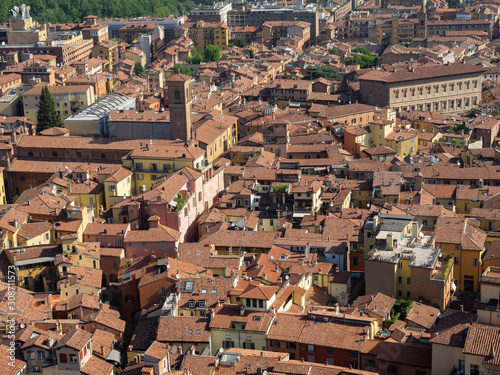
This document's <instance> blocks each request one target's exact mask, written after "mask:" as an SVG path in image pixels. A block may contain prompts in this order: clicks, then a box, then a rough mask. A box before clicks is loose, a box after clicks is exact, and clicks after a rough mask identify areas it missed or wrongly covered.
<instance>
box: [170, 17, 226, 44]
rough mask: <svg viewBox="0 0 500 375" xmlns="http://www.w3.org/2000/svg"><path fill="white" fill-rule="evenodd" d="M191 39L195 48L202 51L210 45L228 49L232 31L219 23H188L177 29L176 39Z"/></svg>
mask: <svg viewBox="0 0 500 375" xmlns="http://www.w3.org/2000/svg"><path fill="white" fill-rule="evenodd" d="M183 36H184V37H189V38H190V39H192V40H193V43H194V46H195V47H196V48H197V49H198V50H200V51H202V50H204V49H205V47H206V46H208V45H215V46H217V47H219V48H220V49H226V48H227V47H228V45H229V38H230V37H231V31H230V29H229V27H228V26H226V25H224V24H223V23H217V22H205V21H197V22H188V23H185V24H184V25H181V26H178V27H177V28H176V29H175V37H176V38H180V37H183Z"/></svg>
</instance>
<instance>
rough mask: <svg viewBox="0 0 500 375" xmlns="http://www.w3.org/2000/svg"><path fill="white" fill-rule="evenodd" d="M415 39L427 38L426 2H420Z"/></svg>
mask: <svg viewBox="0 0 500 375" xmlns="http://www.w3.org/2000/svg"><path fill="white" fill-rule="evenodd" d="M416 37H417V38H427V8H426V0H422V4H421V6H420V10H419V11H418V25H417V30H416Z"/></svg>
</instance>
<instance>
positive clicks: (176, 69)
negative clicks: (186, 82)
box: [174, 64, 191, 76]
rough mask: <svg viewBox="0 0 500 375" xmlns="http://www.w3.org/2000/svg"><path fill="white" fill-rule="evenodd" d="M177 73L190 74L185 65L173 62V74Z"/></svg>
mask: <svg viewBox="0 0 500 375" xmlns="http://www.w3.org/2000/svg"><path fill="white" fill-rule="evenodd" d="M177 73H181V74H185V75H187V76H190V75H191V70H190V69H189V68H188V67H187V66H185V65H182V64H175V65H174V74H177Z"/></svg>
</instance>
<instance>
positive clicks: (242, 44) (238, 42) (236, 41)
mask: <svg viewBox="0 0 500 375" xmlns="http://www.w3.org/2000/svg"><path fill="white" fill-rule="evenodd" d="M233 43H234V45H235V46H236V47H240V48H243V47H245V46H246V45H247V44H248V43H247V40H246V38H243V37H242V36H237V37H236V38H234V39H233Z"/></svg>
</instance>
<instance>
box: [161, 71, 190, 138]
mask: <svg viewBox="0 0 500 375" xmlns="http://www.w3.org/2000/svg"><path fill="white" fill-rule="evenodd" d="M167 85H168V102H169V106H170V134H171V138H172V139H176V138H179V139H182V140H183V141H186V143H187V142H188V141H189V140H190V139H191V133H192V129H193V124H192V122H191V77H190V76H187V75H185V74H175V75H173V76H172V77H170V78H169V79H167Z"/></svg>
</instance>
